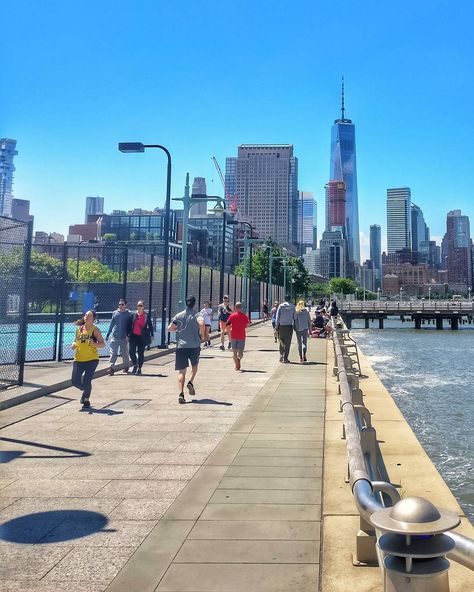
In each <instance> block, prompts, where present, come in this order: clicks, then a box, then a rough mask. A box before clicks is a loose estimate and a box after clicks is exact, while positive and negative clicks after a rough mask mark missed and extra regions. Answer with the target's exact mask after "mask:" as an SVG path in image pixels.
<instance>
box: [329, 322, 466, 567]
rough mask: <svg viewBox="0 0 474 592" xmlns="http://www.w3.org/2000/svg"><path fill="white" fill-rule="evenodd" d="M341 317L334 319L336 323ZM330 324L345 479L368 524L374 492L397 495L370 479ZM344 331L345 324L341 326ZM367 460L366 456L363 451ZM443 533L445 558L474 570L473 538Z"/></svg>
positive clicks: (336, 331) (393, 498) (396, 498)
mask: <svg viewBox="0 0 474 592" xmlns="http://www.w3.org/2000/svg"><path fill="white" fill-rule="evenodd" d="M341 322H342V321H340V320H338V323H337V324H339V323H341ZM331 324H332V327H333V333H332V335H333V345H334V355H335V360H336V364H335V366H336V368H337V377H338V380H339V389H340V398H341V411H342V412H343V415H344V431H345V437H346V450H347V459H348V465H349V483H350V485H351V489H352V494H353V496H354V502H355V504H356V507H357V510H358V511H359V514H360V516H361V517H362V518H363V519H364V520H365V521H366V522H368V523H369V524H372V521H371V516H372V514H373V513H374V512H377V511H378V510H381V509H383V508H384V507H386V506H384V505H383V504H382V503H380V502H379V501H378V500H377V499H376V497H375V495H374V494H375V493H376V492H382V493H385V494H386V495H388V497H389V498H390V501H391V504H392V505H393V504H394V503H396V502H397V501H399V499H400V495H399V493H398V491H397V490H396V489H395V487H394V486H393V485H392V484H391V483H386V482H384V481H372V480H371V479H370V477H369V471H368V469H367V466H366V458H365V456H364V452H363V450H362V445H361V440H360V432H359V428H358V425H357V421H356V415H355V409H354V404H353V402H352V394H351V387H350V385H349V381H348V378H347V369H346V365H345V361H344V356H343V354H342V350H341V345H340V343H339V335H340V333H341V330H340V329H339V328H338V326H337V324H336V322H334V320H333V319H332V320H331ZM343 330H344V331H345V332H346V335H347V328H346V327H345V326H344V329H343ZM367 462H368V463H370V457H369V456H368V455H367ZM369 469H370V472H371V473H372V474H375V470H372V469H375V467H369ZM445 534H446V535H447V536H449V537H451V539H452V540H453V541H454V543H455V547H454V549H453V550H452V551H451V552H449V553H448V554H447V557H448V558H449V559H452V560H453V561H456V562H457V563H459V564H461V565H463V566H465V567H467V568H468V569H470V570H473V571H474V540H473V539H470V538H469V537H466V536H464V535H461V534H459V533H456V532H452V531H448V532H445Z"/></svg>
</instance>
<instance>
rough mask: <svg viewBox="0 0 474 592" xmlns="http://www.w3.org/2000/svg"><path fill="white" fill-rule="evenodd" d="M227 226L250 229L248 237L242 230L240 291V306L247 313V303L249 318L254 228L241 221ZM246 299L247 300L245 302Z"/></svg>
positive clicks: (246, 232)
mask: <svg viewBox="0 0 474 592" xmlns="http://www.w3.org/2000/svg"><path fill="white" fill-rule="evenodd" d="M227 224H229V225H230V226H236V225H237V224H244V225H245V226H248V227H249V229H250V237H249V235H248V231H247V230H244V257H243V263H244V269H243V272H244V289H243V290H242V306H243V309H244V311H245V312H247V303H248V308H249V311H248V312H249V318H250V315H251V314H252V301H251V300H252V247H253V242H252V237H253V231H254V228H253V226H252V225H251V224H250V222H244V221H243V220H227ZM247 250H248V251H249V253H250V254H249V269H248V274H247ZM247 297H248V300H247Z"/></svg>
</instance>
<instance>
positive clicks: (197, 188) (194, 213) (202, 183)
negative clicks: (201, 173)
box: [189, 177, 207, 218]
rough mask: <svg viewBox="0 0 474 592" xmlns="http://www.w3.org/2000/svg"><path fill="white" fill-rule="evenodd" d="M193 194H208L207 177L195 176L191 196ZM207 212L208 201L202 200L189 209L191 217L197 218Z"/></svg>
mask: <svg viewBox="0 0 474 592" xmlns="http://www.w3.org/2000/svg"><path fill="white" fill-rule="evenodd" d="M193 195H207V188H206V179H205V178H204V177H194V181H193V185H192V189H191V196H193ZM206 214H207V202H205V201H201V202H199V203H197V204H194V205H193V206H192V207H191V209H190V210H189V217H190V218H196V217H201V216H205V215H206Z"/></svg>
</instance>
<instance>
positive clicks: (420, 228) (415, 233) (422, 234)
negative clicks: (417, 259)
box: [411, 203, 430, 253]
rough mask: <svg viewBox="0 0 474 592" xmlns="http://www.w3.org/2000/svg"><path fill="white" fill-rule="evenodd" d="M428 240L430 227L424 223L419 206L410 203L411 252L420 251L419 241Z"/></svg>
mask: <svg viewBox="0 0 474 592" xmlns="http://www.w3.org/2000/svg"><path fill="white" fill-rule="evenodd" d="M429 240H430V229H429V228H428V226H427V225H426V222H425V218H424V216H423V212H422V210H421V208H419V207H418V206H417V205H416V204H414V203H412V204H411V250H412V251H413V253H419V252H420V251H421V243H422V242H424V241H429Z"/></svg>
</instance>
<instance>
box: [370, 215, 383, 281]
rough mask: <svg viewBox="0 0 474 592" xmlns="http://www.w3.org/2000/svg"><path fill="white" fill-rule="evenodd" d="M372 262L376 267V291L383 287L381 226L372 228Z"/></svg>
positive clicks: (372, 226)
mask: <svg viewBox="0 0 474 592" xmlns="http://www.w3.org/2000/svg"><path fill="white" fill-rule="evenodd" d="M370 260H371V261H372V263H373V267H374V276H375V289H377V288H380V287H381V285H382V231H381V229H380V225H379V224H371V226H370Z"/></svg>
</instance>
